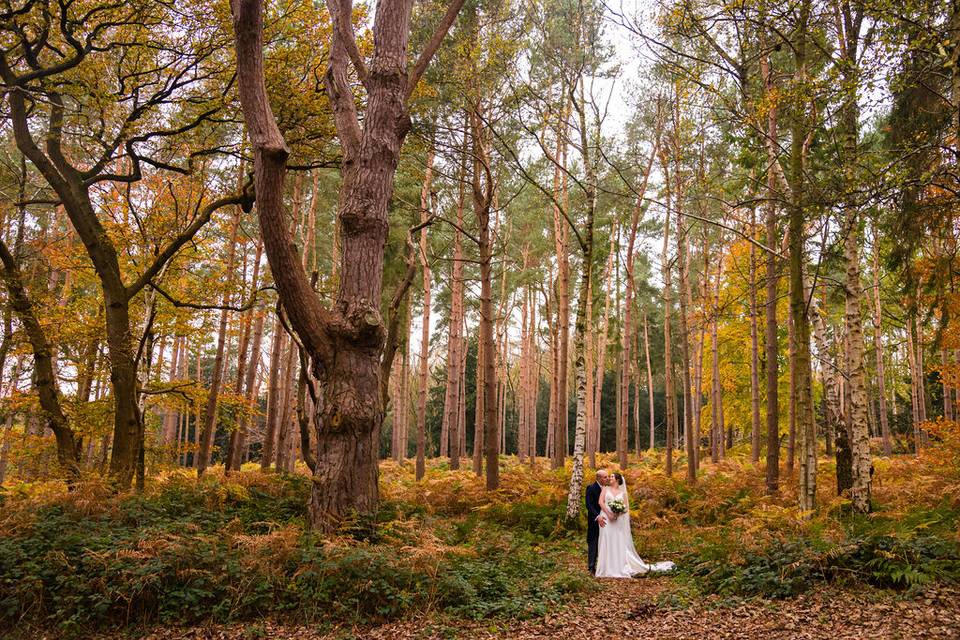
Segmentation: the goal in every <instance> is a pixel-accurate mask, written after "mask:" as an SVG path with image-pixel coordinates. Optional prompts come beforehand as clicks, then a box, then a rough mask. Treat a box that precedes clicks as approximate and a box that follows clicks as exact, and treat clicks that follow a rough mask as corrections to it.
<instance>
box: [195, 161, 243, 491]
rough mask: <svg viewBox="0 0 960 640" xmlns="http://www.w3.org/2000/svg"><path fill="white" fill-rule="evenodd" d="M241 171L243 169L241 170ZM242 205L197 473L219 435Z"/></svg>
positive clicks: (233, 226)
mask: <svg viewBox="0 0 960 640" xmlns="http://www.w3.org/2000/svg"><path fill="white" fill-rule="evenodd" d="M241 173H242V172H241ZM240 212H241V209H240V207H239V206H235V207H234V208H233V220H232V221H231V223H230V240H229V245H228V246H227V264H226V269H227V273H226V277H225V278H224V280H225V283H226V291H225V292H224V294H223V309H221V310H220V324H219V328H218V330H217V355H216V357H215V358H214V361H213V378H212V379H211V381H210V391H209V393H208V395H207V406H206V409H205V411H204V414H203V416H204V422H203V431H202V432H201V434H200V454H199V455H200V459H199V462H198V463H197V474H198V475H203V472H204V471H206V469H207V467H208V466H209V465H210V463H211V461H212V455H213V450H212V449H213V440H214V438H215V437H216V434H217V402H218V400H219V397H220V383H221V382H222V380H223V373H224V369H225V368H226V362H225V360H224V343H225V340H226V337H227V313H228V311H227V307H228V306H229V305H230V301H231V299H232V297H233V295H232V294H233V292H232V291H231V288H232V286H233V278H234V271H235V270H236V259H237V237H238V234H239V230H240Z"/></svg>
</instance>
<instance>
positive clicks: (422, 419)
mask: <svg viewBox="0 0 960 640" xmlns="http://www.w3.org/2000/svg"><path fill="white" fill-rule="evenodd" d="M433 158H434V152H433V145H431V146H430V150H429V151H428V152H427V167H426V170H425V172H424V176H423V187H422V188H421V189H420V224H423V225H425V224H426V223H427V221H428V220H429V219H430V211H431V204H432V203H431V202H430V193H431V192H430V184H431V182H432V179H433ZM427 255H428V243H427V227H426V226H424V227H423V228H422V229H420V268H421V271H422V272H423V317H422V319H421V325H420V361H419V367H420V369H419V381H420V383H419V388H418V390H417V463H416V478H417V480H420V479H422V478H423V475H424V473H426V442H427V396H428V395H429V393H430V389H429V387H430V358H429V354H430V305H431V303H432V300H431V291H432V290H431V277H432V276H431V271H430V261H429V259H428V257H427Z"/></svg>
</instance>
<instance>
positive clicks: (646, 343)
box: [643, 311, 657, 451]
mask: <svg viewBox="0 0 960 640" xmlns="http://www.w3.org/2000/svg"><path fill="white" fill-rule="evenodd" d="M643 353H644V358H645V360H646V363H647V403H648V405H649V410H650V411H649V413H650V415H649V418H650V451H653V450H654V449H655V448H656V446H657V441H656V431H657V430H656V411H655V407H654V402H653V368H652V367H651V366H650V337H649V333H648V331H647V312H646V311H644V312H643Z"/></svg>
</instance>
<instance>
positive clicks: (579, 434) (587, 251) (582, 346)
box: [567, 85, 626, 521]
mask: <svg viewBox="0 0 960 640" xmlns="http://www.w3.org/2000/svg"><path fill="white" fill-rule="evenodd" d="M573 102H574V107H575V109H576V111H577V115H578V116H579V122H580V127H579V129H580V153H581V155H582V157H583V165H584V167H585V172H586V181H585V187H586V188H585V194H584V195H585V196H586V220H585V221H584V225H583V230H582V238H583V240H582V244H581V247H580V250H581V255H582V271H583V274H582V275H581V278H580V290H579V294H578V296H577V298H578V299H577V325H576V330H575V333H574V358H575V371H576V378H577V422H576V430H575V432H574V441H573V468H572V470H571V473H570V488H569V491H568V495H567V521H573V520H575V519H576V518H577V517H578V516H579V514H580V499H581V496H582V491H583V453H584V449H585V447H586V435H587V367H586V334H587V325H588V323H590V321H591V318H590V317H589V316H588V315H587V309H588V304H587V303H588V299H587V296H588V292H589V291H590V288H591V282H592V280H593V221H594V216H595V212H596V207H597V176H596V171H595V168H594V166H593V164H592V162H591V155H590V154H591V148H590V144H591V141H590V131H589V130H588V128H587V118H586V105H585V104H584V103H585V100H584V96H583V89H582V85H581V91H580V98H579V100H574V101H573ZM597 127H598V128H599V123H598V124H597ZM595 135H596V138H595V139H597V140H599V131H597V132H596V134H595ZM624 426H625V425H624ZM622 451H623V457H624V458H625V457H626V443H624V446H623V448H622ZM624 466H626V465H625V464H624Z"/></svg>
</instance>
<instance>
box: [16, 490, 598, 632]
mask: <svg viewBox="0 0 960 640" xmlns="http://www.w3.org/2000/svg"><path fill="white" fill-rule="evenodd" d="M307 491H308V481H307V480H306V479H304V478H302V477H298V476H291V477H287V478H283V477H273V476H271V477H268V478H266V479H263V480H262V481H257V482H246V483H237V482H234V481H230V480H229V479H222V478H217V477H211V478H205V479H204V480H203V481H202V482H199V483H198V482H197V481H195V480H193V479H186V478H184V479H172V480H170V481H167V482H165V483H164V485H163V486H162V487H160V488H158V489H155V490H153V491H151V492H150V493H148V494H147V495H143V496H128V497H125V498H122V499H120V498H108V499H106V504H99V503H100V502H102V501H101V500H97V501H96V502H97V503H98V505H97V506H96V507H91V506H90V504H89V503H88V502H87V501H85V500H84V499H82V498H78V497H73V498H71V499H68V500H62V501H54V502H52V503H51V504H47V505H43V506H38V507H36V508H33V509H30V512H29V513H24V514H22V516H21V517H20V518H17V519H14V520H13V521H8V522H6V523H5V525H6V526H5V529H6V530H5V531H3V532H2V533H3V535H2V537H0V631H2V630H3V629H13V628H18V629H20V630H21V632H22V631H23V629H35V630H48V631H50V632H56V633H59V634H61V635H63V636H67V637H71V636H72V637H83V636H84V635H86V634H88V633H90V632H91V631H93V630H96V629H105V628H118V627H125V626H150V625H157V624H159V625H168V624H176V625H189V624H195V623H200V622H206V621H213V622H232V621H238V620H246V619H254V618H259V617H263V616H272V617H276V618H281V619H283V618H285V617H289V618H290V619H295V620H296V621H297V622H298V623H311V624H318V625H319V624H330V625H339V624H375V623H380V622H385V621H388V620H392V619H396V618H399V617H402V616H404V615H407V614H411V613H414V612H428V611H441V612H445V613H447V614H449V615H453V616H456V617H461V618H470V619H483V618H498V617H504V618H526V617H531V616H542V615H544V614H545V613H547V611H548V610H549V609H550V608H551V607H555V606H557V605H558V604H559V603H561V602H562V601H563V600H564V599H565V598H567V597H568V596H569V595H570V594H572V593H576V592H580V591H582V590H584V589H587V588H589V587H590V581H589V580H588V578H587V576H586V575H585V574H583V573H582V572H577V571H571V570H570V569H568V568H567V565H566V562H565V561H566V559H567V557H568V552H569V551H570V550H571V549H573V550H575V545H573V543H572V539H571V538H570V536H569V535H568V533H567V532H565V531H563V530H562V529H558V527H557V524H556V523H557V522H558V518H557V516H558V514H559V513H560V512H559V511H558V510H557V509H558V507H542V506H535V505H524V504H523V503H514V504H511V505H506V506H500V507H496V508H490V509H486V510H483V511H477V512H473V513H471V514H470V515H468V516H466V517H460V518H443V517H434V516H428V515H426V514H425V513H424V512H423V510H422V508H420V507H418V506H417V505H415V504H406V503H389V502H388V503H386V504H384V507H383V509H382V510H381V512H380V514H379V517H378V521H379V522H378V523H377V526H376V527H375V529H374V530H375V531H376V535H374V536H360V538H362V539H358V537H357V536H351V535H346V534H345V535H341V536H337V537H334V538H326V539H321V538H319V537H317V536H315V535H312V534H310V533H309V532H306V531H305V530H304V526H303V523H304V516H305V508H304V505H305V503H306V496H307ZM346 533H349V532H346ZM548 548H549V549H550V552H549V553H544V550H545V549H548ZM2 635H3V633H0V636H2Z"/></svg>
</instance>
